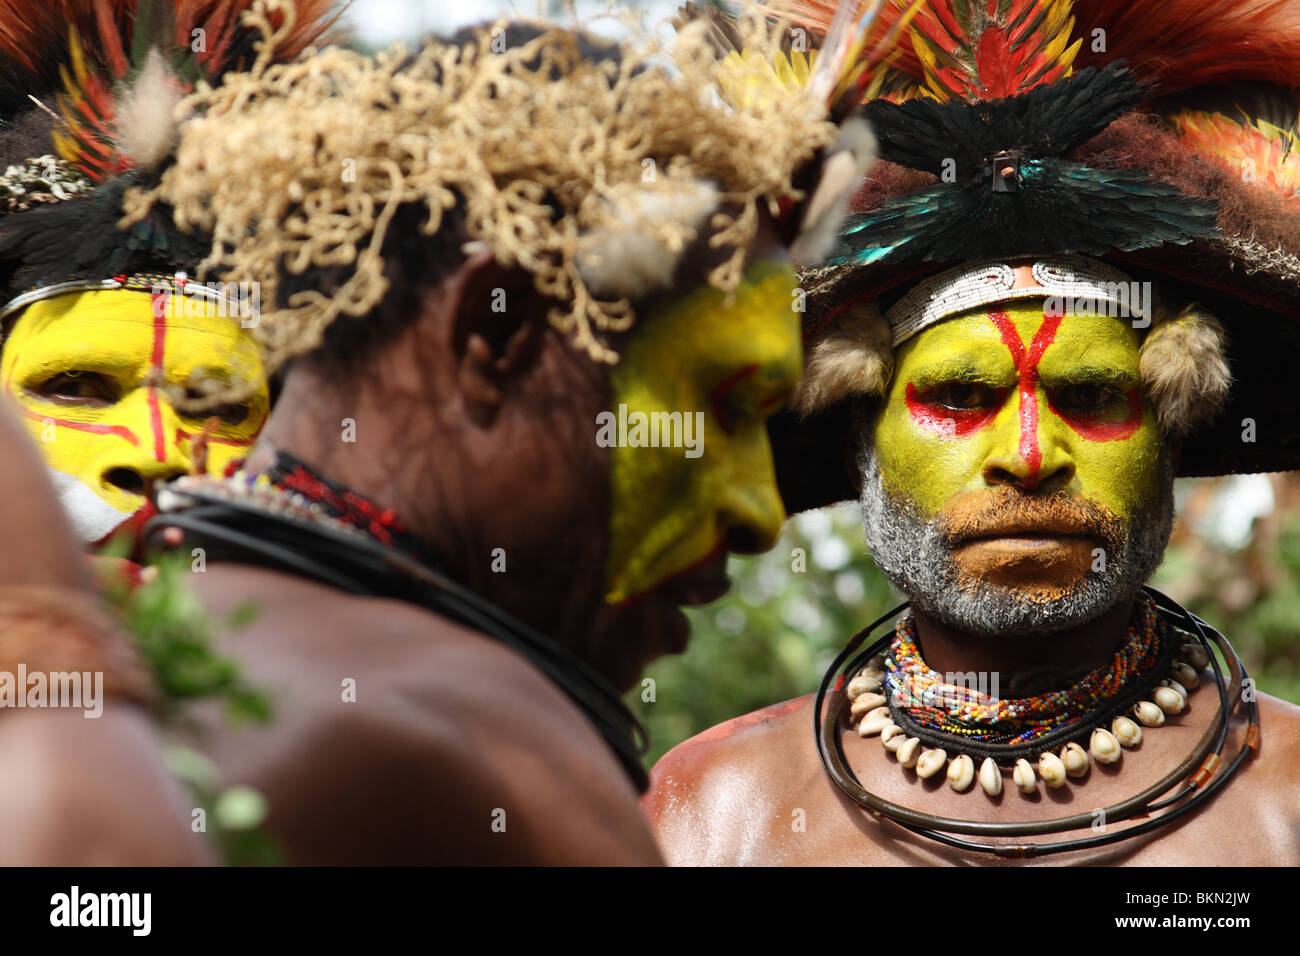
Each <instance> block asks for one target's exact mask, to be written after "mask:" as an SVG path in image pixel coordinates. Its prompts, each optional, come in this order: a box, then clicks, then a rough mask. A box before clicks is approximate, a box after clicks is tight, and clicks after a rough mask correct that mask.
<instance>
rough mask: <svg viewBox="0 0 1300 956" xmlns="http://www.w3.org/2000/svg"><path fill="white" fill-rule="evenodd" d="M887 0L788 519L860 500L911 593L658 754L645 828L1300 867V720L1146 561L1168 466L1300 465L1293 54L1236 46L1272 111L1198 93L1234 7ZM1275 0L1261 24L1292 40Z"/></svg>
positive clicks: (814, 356) (821, 310) (791, 425)
mask: <svg viewBox="0 0 1300 956" xmlns="http://www.w3.org/2000/svg"><path fill="white" fill-rule="evenodd" d="M892 6H893V8H894V13H895V15H897V16H900V17H901V16H903V15H904V10H906V16H910V17H911V18H912V19H911V20H910V24H909V25H908V27H907V28H906V30H903V31H902V32H901V33H900V41H899V44H898V47H897V48H896V49H895V50H893V51H892V54H893V56H894V61H893V64H892V66H890V67H889V68H888V73H887V75H886V76H885V77H884V78H883V87H885V88H888V89H891V90H894V91H896V92H894V93H891V94H889V95H888V96H882V97H880V98H878V99H876V100H873V101H872V102H870V103H869V104H868V105H867V108H866V113H867V116H868V117H869V118H870V119H871V120H872V123H873V129H874V130H875V132H876V135H877V136H878V137H879V140H880V143H881V156H882V158H883V159H884V160H886V162H885V163H882V164H881V165H880V166H879V167H877V170H876V171H875V172H873V174H872V176H871V177H869V179H868V181H867V183H866V184H865V185H864V186H863V188H862V189H861V190H860V192H859V194H858V197H857V198H856V199H855V203H854V214H853V215H851V216H850V218H849V220H848V223H847V225H846V228H845V231H844V233H843V235H842V237H841V245H840V248H839V249H838V250H837V251H836V253H835V254H834V255H833V256H832V258H831V261H830V262H831V264H830V265H829V266H828V267H827V268H825V269H822V270H817V271H815V272H812V273H811V274H809V275H808V276H806V277H805V280H804V281H805V284H806V285H808V286H810V287H811V288H812V290H813V293H812V295H811V296H810V298H811V300H812V301H811V303H810V306H811V307H810V310H809V315H808V317H807V321H806V322H805V328H804V333H805V347H806V349H807V353H808V366H807V370H806V375H805V378H804V381H803V382H802V383H801V385H800V387H799V389H798V391H797V393H796V396H795V399H794V402H793V403H792V404H793V406H794V408H795V410H796V413H797V414H791V415H786V416H778V417H776V418H774V419H773V421H772V424H771V433H772V436H773V444H774V448H775V453H776V461H777V474H778V480H779V483H780V485H781V489H782V495H783V498H784V500H785V502H786V505H787V507H788V508H789V509H790V510H791V511H798V510H802V509H805V508H809V507H819V506H822V505H826V504H830V503H833V502H837V501H842V500H845V499H848V498H851V497H856V498H857V499H858V500H859V501H860V504H861V512H862V516H863V525H864V528H865V531H866V540H867V544H868V545H869V547H870V550H871V554H872V557H873V558H874V559H875V561H876V563H877V565H878V566H879V567H880V568H881V570H882V571H884V573H885V574H886V576H887V577H888V578H889V580H890V581H891V582H892V583H893V584H894V585H895V586H896V588H897V589H898V590H899V591H901V592H902V594H903V595H904V597H905V598H906V603H905V604H902V605H900V606H899V607H897V608H894V609H893V610H891V611H889V612H888V613H886V614H885V615H884V616H883V617H881V618H880V620H878V621H876V622H875V623H874V624H869V623H868V622H865V621H864V622H862V623H863V624H867V627H866V628H865V629H864V630H863V631H862V632H860V633H859V634H857V635H855V636H853V637H851V638H849V639H848V643H847V645H846V646H845V649H844V650H843V651H842V652H841V653H840V654H839V655H838V656H837V658H836V659H835V660H834V662H833V663H832V665H831V666H830V668H829V669H828V670H827V672H826V675H825V677H824V678H823V680H822V683H821V685H820V687H819V688H818V691H817V693H816V694H814V695H810V696H808V697H803V698H799V699H795V700H791V701H786V702H784V703H779V704H775V705H773V706H771V707H768V708H765V709H763V710H760V711H757V712H755V713H751V714H746V715H744V716H741V717H738V718H736V719H734V720H732V721H729V722H727V723H725V724H723V725H721V726H719V727H715V728H712V729H710V730H708V731H705V732H704V733H702V734H700V735H699V736H697V737H695V738H693V739H691V740H688V741H686V742H684V743H682V744H680V745H679V746H678V747H676V748H675V749H674V750H672V751H671V752H669V753H668V754H667V755H666V756H665V757H664V758H663V759H662V760H661V761H660V762H659V763H658V764H657V765H656V767H655V768H654V770H653V771H652V784H651V790H650V793H649V794H648V795H647V797H646V799H645V801H644V807H645V809H646V811H647V813H648V815H649V817H650V819H651V821H652V825H653V826H654V828H655V831H656V836H657V837H658V839H659V841H660V844H661V846H662V847H663V848H664V851H665V855H666V856H667V858H668V860H669V862H672V863H695V864H768V865H770V864H791V863H794V864H814V865H827V864H830V865H917V864H955V865H961V866H970V865H973V864H980V863H987V862H994V861H996V862H1002V861H1004V860H1007V859H1030V858H1036V857H1043V858H1045V859H1047V860H1049V861H1061V862H1070V863H1083V864H1099V863H1104V864H1106V865H1113V864H1115V863H1117V862H1121V863H1129V864H1139V865H1141V864H1147V865H1169V866H1174V865H1178V866H1185V865H1206V864H1215V865H1222V864H1231V863H1237V864H1251V865H1262V864H1273V865H1280V864H1292V865H1294V864H1295V863H1296V862H1297V860H1300V836H1298V835H1300V814H1298V813H1297V811H1296V805H1295V801H1294V796H1293V795H1294V793H1295V791H1296V789H1297V787H1300V776H1297V770H1296V765H1295V763H1294V762H1293V761H1290V762H1288V761H1286V760H1281V761H1270V760H1264V759H1260V758H1259V757H1257V756H1256V754H1259V753H1261V751H1260V739H1261V731H1260V726H1261V724H1263V725H1266V726H1267V727H1268V731H1267V733H1268V735H1269V738H1270V743H1269V746H1270V747H1278V748H1279V749H1280V750H1283V751H1286V752H1292V751H1293V750H1294V748H1295V747H1296V746H1297V745H1298V744H1300V708H1296V707H1295V706H1293V705H1291V704H1288V703H1286V702H1285V701H1280V700H1276V699H1274V698H1270V697H1268V696H1267V695H1264V694H1260V693H1258V692H1257V690H1256V689H1255V687H1254V685H1253V682H1252V681H1251V680H1250V678H1249V674H1248V672H1247V670H1246V668H1245V665H1244V664H1243V662H1242V661H1241V659H1240V658H1239V657H1238V656H1237V654H1236V652H1235V651H1234V650H1233V649H1232V646H1231V644H1230V643H1229V642H1228V641H1227V639H1226V638H1225V637H1224V636H1223V635H1221V634H1219V633H1218V632H1217V631H1215V630H1214V629H1212V628H1210V627H1209V626H1208V625H1206V624H1205V623H1204V622H1203V621H1201V620H1200V619H1199V618H1197V617H1196V616H1195V615H1193V614H1191V613H1190V612H1188V611H1186V610H1185V609H1183V608H1181V607H1179V606H1178V605H1177V604H1176V603H1174V602H1173V601H1172V600H1170V599H1169V598H1167V597H1166V596H1164V595H1162V594H1159V593H1157V592H1155V591H1154V590H1152V589H1150V588H1149V587H1147V586H1146V582H1147V581H1148V580H1149V578H1150V576H1151V575H1152V573H1153V572H1154V571H1155V569H1156V567H1157V566H1158V564H1159V563H1160V560H1161V558H1162V556H1163V553H1164V549H1165V546H1166V544H1167V542H1168V540H1169V535H1170V531H1171V527H1172V522H1173V518H1174V496H1173V482H1174V478H1175V476H1176V475H1180V474H1182V475H1206V474H1208V475H1217V474H1229V473H1235V472H1252V471H1269V470H1281V469H1293V468H1300V429H1297V427H1296V421H1295V414H1294V407H1293V403H1290V402H1287V401H1284V400H1283V401H1279V400H1278V397H1277V395H1275V394H1271V393H1270V392H1269V389H1268V387H1267V386H1264V385H1263V383H1264V382H1275V381H1278V380H1282V379H1285V378H1286V377H1288V376H1290V374H1291V371H1290V369H1289V368H1288V367H1287V365H1286V360H1284V359H1282V358H1281V356H1285V355H1294V354H1295V353H1296V349H1297V348H1300V298H1298V297H1297V295H1296V277H1297V275H1300V271H1297V268H1296V262H1297V258H1296V257H1297V255H1300V249H1297V248H1296V243H1295V237H1297V236H1300V207H1297V206H1296V204H1295V202H1294V196H1295V195H1296V193H1295V187H1296V185H1297V184H1300V155H1298V154H1297V153H1296V151H1295V150H1294V134H1293V133H1292V132H1284V131H1282V130H1280V129H1276V128H1275V127H1273V126H1272V125H1271V124H1270V123H1269V122H1267V121H1264V120H1262V119H1260V120H1253V119H1250V118H1249V117H1250V116H1252V115H1254V116H1260V115H1261V113H1260V109H1261V106H1262V104H1265V103H1276V104H1278V106H1279V108H1280V109H1282V110H1284V111H1285V110H1289V112H1284V113H1282V114H1279V115H1287V116H1290V117H1294V113H1295V106H1294V100H1293V96H1292V94H1291V93H1290V89H1291V88H1293V87H1294V85H1295V79H1294V73H1293V72H1292V73H1288V70H1287V69H1278V68H1277V67H1276V65H1274V64H1273V61H1272V59H1271V57H1269V56H1265V57H1261V58H1259V59H1257V60H1253V61H1250V62H1243V63H1241V64H1234V66H1235V68H1237V69H1240V70H1241V72H1242V73H1243V75H1245V74H1248V75H1249V77H1250V79H1251V80H1253V81H1259V80H1260V79H1261V78H1262V77H1268V78H1271V80H1272V81H1273V82H1274V83H1276V84H1277V85H1278V87H1277V88H1276V89H1270V90H1266V91H1264V92H1261V94H1260V95H1261V98H1260V100H1258V101H1257V102H1255V103H1253V104H1252V107H1251V110H1247V109H1245V108H1244V107H1243V106H1240V105H1239V104H1240V103H1242V102H1244V101H1241V100H1239V99H1233V100H1232V108H1231V109H1229V108H1227V107H1225V106H1224V105H1223V102H1222V101H1216V100H1215V99H1214V96H1213V95H1211V93H1210V92H1208V90H1207V89H1205V88H1201V89H1199V90H1195V89H1193V88H1194V87H1196V86H1197V83H1198V82H1200V81H1198V80H1193V81H1191V82H1187V83H1186V85H1185V86H1184V85H1182V82H1183V78H1181V77H1178V76H1173V75H1171V74H1170V73H1169V72H1168V71H1167V65H1168V64H1169V63H1171V62H1179V60H1180V56H1181V54H1182V52H1184V51H1183V49H1182V46H1181V45H1182V44H1186V43H1187V42H1188V41H1187V37H1189V36H1191V35H1195V38H1196V39H1195V42H1196V44H1197V49H1204V48H1207V46H1212V44H1213V42H1214V39H1215V38H1216V37H1217V38H1218V39H1219V40H1221V41H1222V42H1224V43H1225V44H1226V43H1231V44H1234V45H1235V44H1237V43H1238V42H1241V41H1242V40H1243V37H1241V36H1239V35H1238V34H1237V29H1236V24H1237V22H1238V21H1236V20H1231V23H1232V24H1233V25H1232V26H1230V27H1229V26H1227V24H1228V23H1229V18H1225V19H1224V20H1223V21H1222V22H1219V21H1218V20H1217V19H1216V17H1218V16H1219V15H1220V14H1221V13H1222V10H1218V11H1202V12H1200V13H1194V12H1193V11H1192V10H1190V9H1182V8H1181V7H1180V5H1178V4H1172V5H1171V4H1167V3H1154V2H1153V3H1139V4H1136V5H1135V6H1132V9H1130V10H1126V14H1132V15H1133V16H1134V17H1137V18H1140V20H1141V21H1142V22H1150V23H1151V24H1153V26H1152V29H1151V32H1150V33H1145V32H1143V31H1136V32H1135V31H1134V30H1132V29H1131V25H1132V23H1134V22H1137V20H1130V21H1127V23H1128V25H1127V26H1125V27H1124V28H1122V29H1121V28H1120V27H1119V25H1118V24H1117V23H1114V22H1106V21H1107V20H1108V19H1109V18H1108V17H1106V16H1102V15H1100V13H1099V11H1098V9H1097V8H1096V7H1088V8H1087V11H1088V12H1087V16H1082V15H1081V16H1080V21H1079V22H1081V23H1086V24H1087V29H1088V30H1094V28H1097V29H1096V30H1094V37H1095V36H1096V35H1098V33H1100V34H1104V35H1107V36H1109V37H1110V40H1111V42H1110V45H1109V47H1107V46H1106V45H1105V44H1103V45H1102V47H1101V49H1100V51H1099V50H1098V48H1097V46H1095V45H1094V46H1093V48H1092V50H1091V52H1090V53H1089V52H1087V51H1088V46H1087V34H1086V32H1084V34H1083V36H1081V37H1077V38H1076V37H1073V36H1072V33H1073V32H1075V22H1076V21H1075V19H1074V16H1073V15H1072V13H1071V9H1072V7H1076V6H1077V8H1078V9H1077V10H1076V11H1075V12H1076V13H1079V12H1080V11H1082V10H1083V9H1084V5H1083V4H1082V3H1079V4H1072V3H1070V2H1068V0H1066V2H1062V0H1055V2H1052V3H1027V4H1001V3H998V4H995V3H989V4H987V5H985V4H964V3H963V4H958V3H955V2H948V0H926V2H923V3H921V4H918V5H915V6H913V5H906V4H895V5H892ZM1284 6H1285V5H1283V4H1278V5H1275V7H1274V8H1273V12H1275V13H1276V14H1277V15H1278V17H1279V20H1278V21H1275V22H1273V24H1272V27H1271V28H1270V27H1264V26H1261V27H1260V31H1261V32H1260V33H1258V34H1255V35H1254V37H1253V39H1249V40H1248V42H1263V38H1264V37H1265V36H1268V37H1270V38H1277V41H1278V42H1282V43H1284V44H1285V45H1287V46H1288V48H1289V49H1293V50H1295V52H1296V53H1297V54H1300V35H1297V33H1296V30H1295V27H1294V23H1293V22H1285V21H1284V20H1283V18H1282V9H1283V7H1284ZM779 7H780V8H781V9H782V10H783V11H785V12H787V13H789V14H791V15H793V16H794V18H795V19H796V21H798V22H801V23H802V24H803V25H804V26H806V27H811V28H813V29H824V28H825V27H826V25H827V24H826V23H825V9H826V8H825V5H823V4H820V3H803V2H800V0H789V2H783V3H781V4H779ZM1139 8H1140V9H1139ZM1198 10H1199V8H1198ZM1173 11H1176V12H1173ZM1191 17H1197V18H1198V19H1197V24H1196V28H1195V29H1194V30H1191V31H1190V32H1183V31H1184V28H1186V27H1187V25H1188V19H1189V18H1191ZM1266 19H1267V18H1266ZM831 35H832V37H833V35H834V30H833V27H832V29H831ZM828 42H829V41H828ZM1270 42H1272V41H1271V40H1270ZM1027 51H1029V52H1027ZM1076 56H1077V57H1078V58H1079V60H1080V61H1082V60H1085V59H1086V60H1087V61H1088V62H1087V66H1086V67H1082V68H1080V67H1081V65H1080V64H1078V63H1076V59H1075V58H1076ZM1120 58H1122V59H1123V60H1124V61H1125V63H1126V65H1123V66H1121V65H1120V63H1118V62H1112V61H1117V60H1119V59H1120ZM864 65H865V66H867V67H868V68H870V64H869V63H868V64H864ZM1192 69H1193V71H1194V70H1195V68H1194V67H1193V68H1192ZM1157 75H1158V79H1156V77H1157ZM1202 79H1204V78H1202ZM1223 80H1224V78H1223V77H1222V76H1217V77H1216V78H1215V80H1214V82H1215V83H1216V84H1217V83H1221V82H1223ZM1142 83H1153V84H1155V85H1158V86H1159V87H1160V90H1161V93H1162V94H1166V95H1167V94H1170V93H1173V92H1175V91H1176V90H1182V91H1184V92H1183V98H1181V99H1177V103H1176V105H1170V103H1169V102H1168V101H1165V102H1163V103H1159V102H1155V101H1152V100H1150V99H1149V95H1148V93H1147V92H1146V88H1144V87H1143V85H1142ZM1261 86H1266V84H1261ZM909 89H910V90H916V91H917V92H916V94H911V93H909V92H907V91H908V90H909ZM1252 111H1253V112H1252ZM1229 113H1231V114H1232V115H1231V117H1229V115H1228V114H1229ZM1153 115H1158V116H1160V117H1162V118H1161V119H1160V120H1158V121H1157V120H1154V119H1153ZM1243 117H1245V118H1244V119H1243ZM1275 145H1276V147H1277V151H1276V152H1274V151H1273V148H1274V146H1275ZM1244 155H1252V156H1255V157H1257V159H1251V160H1249V163H1250V165H1251V168H1252V169H1255V168H1258V169H1259V170H1260V171H1261V172H1260V175H1259V176H1258V177H1252V178H1250V179H1249V180H1243V179H1241V178H1240V177H1239V176H1237V175H1236V173H1237V172H1238V168H1237V164H1238V161H1239V159H1240V157H1241V156H1244ZM1256 163H1258V167H1256V165H1255V164H1256ZM1206 170H1215V171H1216V172H1214V173H1213V174H1212V175H1210V178H1209V179H1208V180H1207V179H1206V178H1205V177H1206V175H1208V174H1207V173H1206ZM1244 208H1250V209H1252V210H1257V212H1255V213H1252V214H1251V215H1250V216H1249V217H1241V216H1240V215H1238V214H1237V213H1236V212H1234V210H1239V209H1244ZM1264 210H1267V213H1265V212H1264ZM1271 217H1276V218H1271ZM1266 220H1267V222H1266ZM1260 230H1263V231H1264V232H1267V233H1268V236H1269V238H1268V240H1267V241H1265V242H1261V238H1260ZM1266 247H1267V248H1269V249H1273V250H1274V252H1270V253H1268V254H1267V255H1265V254H1264V253H1263V251H1262V250H1263V249H1265V248H1266ZM1278 257H1280V258H1278ZM1264 258H1269V259H1270V260H1271V264H1269V263H1266V262H1264V261H1263V259H1264ZM1248 277H1249V278H1248ZM1234 378H1235V381H1234ZM1230 385H1231V392H1232V394H1231V398H1230V397H1229V391H1230ZM1257 429H1260V430H1261V431H1260V432H1259V434H1261V435H1262V434H1265V433H1267V434H1268V435H1270V436H1272V437H1271V438H1269V439H1262V438H1261V439H1260V440H1259V441H1257V440H1256V437H1255V436H1256V430H1257ZM846 465H847V467H846ZM882 610H883V609H882ZM886 625H889V626H886ZM846 637H847V635H846ZM1221 662H1222V663H1221ZM1275 752H1276V751H1275ZM1175 821H1177V822H1178V824H1179V825H1174V824H1175ZM1243 821H1250V825H1243ZM977 898H978V899H979V901H980V902H981V903H982V902H983V901H984V899H985V898H986V897H985V896H984V895H983V894H980V895H978V897H977ZM948 900H949V898H948V897H945V899H944V902H945V904H946V903H947V902H948ZM958 902H960V900H958ZM952 915H953V916H954V917H956V918H962V917H965V916H967V915H971V916H975V917H979V916H984V915H985V914H984V913H976V912H974V911H972V912H971V913H969V914H967V913H962V912H960V911H959V910H953V911H952Z"/></svg>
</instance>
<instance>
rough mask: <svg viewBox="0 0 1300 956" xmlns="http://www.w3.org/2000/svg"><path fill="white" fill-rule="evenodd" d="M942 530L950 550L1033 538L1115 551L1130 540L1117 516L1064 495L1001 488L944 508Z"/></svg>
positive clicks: (1060, 493) (941, 521) (978, 493)
mask: <svg viewBox="0 0 1300 956" xmlns="http://www.w3.org/2000/svg"><path fill="white" fill-rule="evenodd" d="M938 526H939V531H940V532H941V533H942V534H943V537H944V539H945V540H946V541H947V543H948V544H949V545H958V544H961V543H962V542H965V541H971V540H974V539H977V538H990V537H1004V536H1007V535H1015V534H1034V533H1039V534H1063V535H1064V534H1068V535H1080V536H1086V537H1093V538H1100V539H1102V540H1103V541H1105V542H1106V543H1107V544H1109V545H1112V546H1117V545H1119V544H1120V543H1121V542H1122V541H1123V540H1124V538H1125V528H1124V522H1123V521H1121V520H1120V518H1119V517H1118V516H1117V515H1116V514H1115V513H1114V512H1113V511H1111V510H1110V509H1109V508H1107V507H1106V506H1105V505H1102V504H1100V503H1099V502H1096V501H1090V500H1089V499H1087V498H1080V497H1077V496H1075V495H1071V494H1068V493H1066V492H1064V491H1056V492H1052V493H1050V494H1046V495H1035V494H1026V493H1024V492H1022V491H1017V490H1015V489H1013V488H996V489H992V490H990V491H984V492H976V493H972V494H969V495H966V496H963V497H962V498H960V499H958V500H957V501H955V502H953V503H951V504H950V505H949V506H948V507H947V508H945V509H944V511H943V513H942V514H941V515H940V516H939V518H938Z"/></svg>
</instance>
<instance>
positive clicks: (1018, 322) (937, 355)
mask: <svg viewBox="0 0 1300 956" xmlns="http://www.w3.org/2000/svg"><path fill="white" fill-rule="evenodd" d="M1043 306H1044V300H1042V299H1022V300H1017V301H1012V302H1007V303H1003V304H1001V305H995V306H991V307H989V306H982V307H980V308H978V309H972V310H970V311H969V312H964V313H962V314H961V315H958V316H955V317H954V318H952V319H948V320H947V321H944V322H941V323H939V324H938V325H935V326H932V327H930V328H928V329H926V330H925V331H923V332H921V333H920V334H919V335H917V336H916V337H915V338H913V339H911V340H909V341H908V342H905V343H904V344H903V345H902V346H900V347H899V349H898V352H897V354H896V356H895V371H894V377H893V379H892V381H891V382H890V386H889V390H888V394H887V395H886V400H885V401H884V403H883V404H882V406H881V410H880V412H879V414H878V415H877V417H876V420H875V423H874V428H873V436H874V440H875V446H876V450H877V455H878V459H879V463H880V472H881V476H882V478H883V480H884V482H885V484H886V487H887V488H888V490H889V491H890V493H891V494H893V495H895V496H896V497H900V498H902V499H904V500H910V501H912V502H913V503H914V504H915V505H916V507H917V509H918V510H919V512H920V513H921V515H922V516H924V517H926V518H933V517H934V516H936V515H937V514H938V513H939V512H941V511H943V510H944V509H945V507H946V506H947V505H948V504H949V502H950V501H952V500H953V499H954V498H955V496H958V495H963V494H966V493H971V492H981V491H986V490H988V489H989V487H990V486H992V485H995V484H1007V483H1010V482H1012V481H1014V482H1015V483H1017V484H1019V485H1020V486H1021V487H1022V488H1024V489H1026V490H1034V489H1042V490H1044V491H1065V492H1067V493H1070V494H1073V495H1077V496H1079V497H1082V498H1086V499H1090V500H1092V501H1095V502H1098V503H1099V504H1101V505H1104V506H1105V507H1106V508H1108V509H1110V511H1111V512H1113V513H1114V514H1115V515H1116V516H1117V517H1118V518H1120V519H1122V520H1123V519H1129V518H1131V517H1132V516H1133V515H1135V514H1136V513H1138V512H1139V511H1140V510H1141V509H1142V508H1143V507H1144V506H1148V505H1149V504H1150V503H1151V502H1152V501H1153V500H1154V499H1155V496H1156V495H1157V494H1158V491H1159V488H1160V484H1159V475H1160V467H1159V459H1160V456H1159V452H1160V442H1161V437H1160V432H1159V429H1158V427H1157V425H1156V421H1155V417H1154V415H1153V413H1152V410H1151V407H1150V404H1149V403H1148V402H1147V401H1145V400H1144V399H1143V397H1142V389H1141V381H1140V376H1139V370H1138V346H1139V340H1138V335H1137V333H1136V332H1135V331H1134V330H1133V328H1132V327H1131V326H1130V325H1128V324H1127V323H1125V322H1124V321H1123V320H1121V319H1116V318H1111V317H1108V316H1104V315H1074V314H1070V315H1066V316H1064V317H1062V316H1059V315H1054V314H1053V315H1045V314H1044V312H1043Z"/></svg>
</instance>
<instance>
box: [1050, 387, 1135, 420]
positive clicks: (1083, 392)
mask: <svg viewBox="0 0 1300 956" xmlns="http://www.w3.org/2000/svg"><path fill="white" fill-rule="evenodd" d="M1120 397H1121V393H1120V392H1119V391H1118V390H1117V389H1114V388H1112V387H1110V386H1109V385H1066V386H1064V387H1062V388H1058V389H1055V390H1054V392H1053V395H1052V401H1053V403H1054V404H1055V405H1056V407H1057V408H1059V409H1060V410H1061V411H1063V412H1065V413H1066V414H1074V415H1095V414H1097V413H1098V412H1101V411H1104V410H1105V409H1106V408H1107V407H1108V406H1109V405H1110V404H1111V403H1112V402H1114V401H1116V400H1117V399H1119V398H1120Z"/></svg>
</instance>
